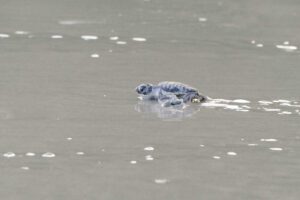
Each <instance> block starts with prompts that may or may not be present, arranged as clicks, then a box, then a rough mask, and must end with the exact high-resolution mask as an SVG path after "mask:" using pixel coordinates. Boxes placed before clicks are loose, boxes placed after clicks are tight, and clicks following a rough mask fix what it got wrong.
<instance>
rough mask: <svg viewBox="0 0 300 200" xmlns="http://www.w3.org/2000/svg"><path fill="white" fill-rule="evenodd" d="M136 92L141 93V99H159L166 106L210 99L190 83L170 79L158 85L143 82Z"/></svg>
mask: <svg viewBox="0 0 300 200" xmlns="http://www.w3.org/2000/svg"><path fill="white" fill-rule="evenodd" d="M136 92H137V93H138V94H140V95H141V96H140V98H141V99H147V100H157V101H158V102H159V103H160V104H161V105H162V106H164V107H168V106H174V105H181V104H183V103H188V102H192V103H203V102H205V101H206V100H207V99H208V97H206V96H204V95H202V94H200V93H199V92H198V90H197V89H195V88H193V87H191V86H189V85H186V84H183V83H179V82H169V81H165V82H160V83H158V84H157V85H152V84H148V83H147V84H145V83H143V84H140V85H139V86H138V87H136Z"/></svg>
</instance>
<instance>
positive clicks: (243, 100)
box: [232, 99, 250, 103]
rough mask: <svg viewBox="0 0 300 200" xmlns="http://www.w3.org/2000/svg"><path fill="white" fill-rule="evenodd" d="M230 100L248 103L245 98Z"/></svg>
mask: <svg viewBox="0 0 300 200" xmlns="http://www.w3.org/2000/svg"><path fill="white" fill-rule="evenodd" d="M232 102H234V103H250V101H248V100H245V99H235V100H233V101H232Z"/></svg>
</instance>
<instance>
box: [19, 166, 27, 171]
mask: <svg viewBox="0 0 300 200" xmlns="http://www.w3.org/2000/svg"><path fill="white" fill-rule="evenodd" d="M21 169H23V170H29V167H27V166H23V167H21Z"/></svg>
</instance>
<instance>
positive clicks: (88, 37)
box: [81, 35, 98, 40]
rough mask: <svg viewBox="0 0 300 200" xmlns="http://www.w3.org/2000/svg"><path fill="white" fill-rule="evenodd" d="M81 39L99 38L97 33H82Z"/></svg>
mask: <svg viewBox="0 0 300 200" xmlns="http://www.w3.org/2000/svg"><path fill="white" fill-rule="evenodd" d="M81 39H83V40H97V39H98V36H96V35H82V36H81Z"/></svg>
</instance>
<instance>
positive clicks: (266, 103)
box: [258, 100, 273, 105]
mask: <svg viewBox="0 0 300 200" xmlns="http://www.w3.org/2000/svg"><path fill="white" fill-rule="evenodd" d="M258 103H260V104H262V105H270V104H273V102H271V101H264V100H262V101H258Z"/></svg>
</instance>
